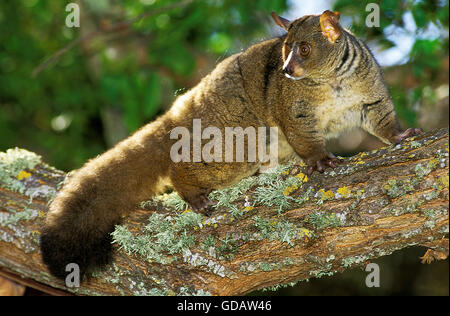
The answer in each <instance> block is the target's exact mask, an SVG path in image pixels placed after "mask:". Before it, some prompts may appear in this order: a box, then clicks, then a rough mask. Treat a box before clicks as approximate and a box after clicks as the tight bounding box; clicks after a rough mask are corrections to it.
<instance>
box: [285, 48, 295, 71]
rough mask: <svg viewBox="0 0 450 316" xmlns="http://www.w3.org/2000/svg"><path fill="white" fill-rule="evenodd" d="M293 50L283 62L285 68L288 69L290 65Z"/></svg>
mask: <svg viewBox="0 0 450 316" xmlns="http://www.w3.org/2000/svg"><path fill="white" fill-rule="evenodd" d="M292 52H293V50H291V52H290V53H289V55H288V57H287V59H286V61H285V62H284V64H283V70H286V67H287V66H288V65H289V62H290V61H291V58H292Z"/></svg>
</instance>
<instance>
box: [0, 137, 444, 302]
mask: <svg viewBox="0 0 450 316" xmlns="http://www.w3.org/2000/svg"><path fill="white" fill-rule="evenodd" d="M448 155H449V147H448V130H447V129H445V130H437V131H433V132H430V133H427V134H426V135H424V136H421V137H417V138H414V139H408V140H406V141H405V142H404V143H402V144H400V145H397V146H394V147H385V148H382V149H380V150H377V151H373V152H364V153H360V154H358V155H356V156H354V157H350V158H346V159H345V160H344V162H343V163H342V164H341V165H340V166H339V167H337V168H336V169H334V170H333V171H331V170H328V171H326V172H325V173H324V174H317V173H314V174H313V175H311V176H307V175H306V174H305V173H306V172H305V167H304V166H302V165H301V164H299V163H296V164H293V165H291V166H289V168H285V169H279V170H278V171H277V172H278V174H269V175H264V174H263V175H260V176H259V177H258V178H256V177H254V178H250V179H247V180H246V181H244V182H243V183H240V184H239V185H237V186H235V187H233V188H231V189H228V190H224V191H222V192H219V193H216V194H215V195H214V196H215V198H216V199H217V200H218V201H219V204H220V205H221V206H219V207H218V210H217V211H215V212H214V213H213V214H212V215H211V216H210V217H209V218H208V217H204V216H200V215H198V214H195V213H193V212H191V211H189V210H185V211H183V210H181V211H177V210H176V209H177V208H178V209H179V208H180V207H182V204H181V203H180V200H179V199H177V198H176V197H174V196H173V195H169V196H166V197H165V198H161V199H159V201H156V202H148V203H144V204H143V206H142V207H141V208H140V209H138V210H135V211H134V212H132V213H131V214H130V215H129V216H127V217H124V221H123V224H122V225H121V226H119V227H117V228H116V231H115V232H114V234H113V235H114V240H115V246H114V249H115V251H114V258H113V262H112V263H111V264H110V265H108V266H107V268H106V269H104V270H103V271H98V272H96V273H93V275H92V276H91V277H90V278H89V280H87V281H85V282H83V283H82V284H81V286H80V287H78V288H67V287H66V286H65V284H64V283H63V282H61V281H58V280H56V279H55V278H53V277H52V276H51V275H49V273H48V272H47V270H46V268H45V266H44V265H43V264H42V262H41V259H40V251H39V245H38V240H39V238H38V237H39V230H40V225H41V224H42V221H43V218H44V216H45V212H46V205H47V202H48V200H49V199H51V197H52V196H53V195H54V193H55V192H56V188H57V187H58V185H59V183H61V182H62V181H63V179H64V177H65V174H64V173H63V172H61V171H58V170H56V169H54V168H52V167H49V166H48V165H46V164H44V163H43V162H42V161H40V158H39V157H38V156H35V155H34V154H32V153H29V152H26V151H22V150H18V149H15V150H9V151H7V152H6V153H0V275H1V274H3V275H5V276H7V277H9V278H12V279H14V280H16V281H17V282H20V283H22V284H26V285H29V286H32V287H36V288H39V289H41V290H44V291H49V292H52V293H55V294H64V293H73V294H79V295H139V294H140V295H183V294H188V295H189V294H190V295H192V294H211V295H241V294H245V293H248V292H250V291H253V290H257V289H261V288H264V287H270V286H276V285H278V284H286V283H290V282H295V281H299V280H305V279H308V278H312V277H318V276H323V275H330V274H332V273H335V272H341V271H343V270H345V269H347V268H349V267H353V266H356V265H364V264H365V263H367V262H368V261H369V260H371V259H375V258H378V257H381V256H386V255H389V254H391V253H392V252H394V251H397V250H400V249H403V248H405V247H410V246H416V245H422V246H425V247H428V248H429V250H428V251H427V252H426V254H425V255H424V257H423V261H424V262H430V261H433V260H434V259H445V258H446V257H447V256H448V251H449V243H448V239H447V238H446V236H447V235H448V226H449V221H448V207H449V205H448V199H449V194H448V183H449V176H448V166H449V158H448ZM57 289H60V290H57Z"/></svg>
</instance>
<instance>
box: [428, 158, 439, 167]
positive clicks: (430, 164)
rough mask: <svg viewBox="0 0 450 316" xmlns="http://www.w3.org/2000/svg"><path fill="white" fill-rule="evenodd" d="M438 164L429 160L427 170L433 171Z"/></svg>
mask: <svg viewBox="0 0 450 316" xmlns="http://www.w3.org/2000/svg"><path fill="white" fill-rule="evenodd" d="M438 164H439V160H437V159H431V160H430V161H429V162H428V165H427V166H428V168H429V169H435V168H436V167H437V165H438Z"/></svg>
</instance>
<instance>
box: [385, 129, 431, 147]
mask: <svg viewBox="0 0 450 316" xmlns="http://www.w3.org/2000/svg"><path fill="white" fill-rule="evenodd" d="M423 134H424V132H423V131H422V129H420V128H408V129H407V130H405V131H403V132H400V133H398V134H397V135H394V136H393V137H392V139H391V141H392V143H394V144H398V143H401V142H402V141H403V140H404V139H406V138H408V137H412V136H419V135H423Z"/></svg>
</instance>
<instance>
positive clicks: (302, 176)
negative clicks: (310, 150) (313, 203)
mask: <svg viewBox="0 0 450 316" xmlns="http://www.w3.org/2000/svg"><path fill="white" fill-rule="evenodd" d="M296 177H297V178H299V179H300V180H302V181H303V182H307V181H308V176H307V175H306V174H304V173H303V172H300V173H299V174H297V175H296Z"/></svg>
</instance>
